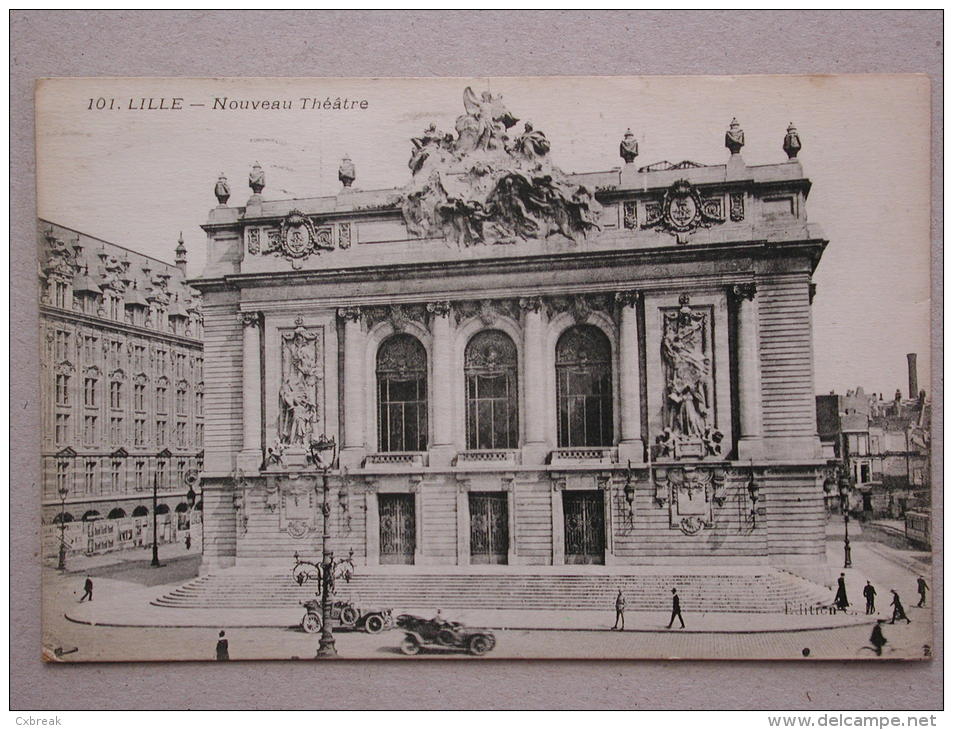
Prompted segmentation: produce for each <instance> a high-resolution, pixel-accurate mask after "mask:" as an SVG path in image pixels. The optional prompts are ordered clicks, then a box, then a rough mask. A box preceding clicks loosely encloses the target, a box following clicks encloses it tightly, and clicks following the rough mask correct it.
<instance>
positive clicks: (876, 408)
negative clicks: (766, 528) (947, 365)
mask: <svg viewBox="0 0 953 730" xmlns="http://www.w3.org/2000/svg"><path fill="white" fill-rule="evenodd" d="M907 362H908V365H909V373H910V382H909V390H908V396H909V397H908V398H903V396H902V394H901V392H900V390H899V389H898V390H897V391H896V393H895V394H894V397H893V398H892V399H890V400H885V399H884V397H883V394H877V393H870V394H868V393H865V392H864V389H863V388H859V387H858V388H856V389H855V390H849V391H847V393H846V395H836V394H834V393H831V394H829V395H819V396H817V431H818V435H819V437H820V439H821V442H822V445H823V448H824V450H825V453H826V455H827V456H828V458H829V459H830V460H831V462H832V463H835V462H837V463H840V464H846V465H847V467H848V468H849V470H850V477H851V481H852V482H853V484H854V486H855V489H856V491H855V493H854V495H853V497H852V501H851V509H852V510H855V511H858V512H862V513H864V514H865V515H867V516H868V517H888V518H903V517H904V516H905V515H906V514H907V513H908V512H911V511H913V512H919V511H927V512H928V511H929V509H930V505H931V498H930V489H931V487H930V485H931V479H930V401H929V399H928V398H927V395H926V391H924V390H918V388H917V372H916V355H915V354H913V353H911V354H909V355H907Z"/></svg>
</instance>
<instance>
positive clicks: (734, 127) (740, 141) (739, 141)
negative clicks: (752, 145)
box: [725, 118, 745, 155]
mask: <svg viewBox="0 0 953 730" xmlns="http://www.w3.org/2000/svg"><path fill="white" fill-rule="evenodd" d="M744 146H745V133H744V130H743V129H742V128H741V125H740V124H738V120H737V119H734V118H732V120H731V124H729V125H728V131H727V132H725V147H727V148H728V150H729V151H730V152H731V154H733V155H737V154H738V153H739V152H741V148H742V147H744Z"/></svg>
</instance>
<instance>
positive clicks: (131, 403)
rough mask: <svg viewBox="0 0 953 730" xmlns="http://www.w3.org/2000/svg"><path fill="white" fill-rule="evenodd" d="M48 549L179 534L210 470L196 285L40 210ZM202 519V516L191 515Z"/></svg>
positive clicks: (174, 268) (180, 267)
mask: <svg viewBox="0 0 953 730" xmlns="http://www.w3.org/2000/svg"><path fill="white" fill-rule="evenodd" d="M38 235H39V262H40V265H39V275H40V284H41V286H40V292H41V300H40V335H41V336H40V342H41V347H42V351H41V353H40V372H39V376H40V379H41V388H40V392H41V409H42V416H41V424H42V431H41V444H40V454H41V459H42V492H41V494H42V520H43V524H44V548H45V549H44V552H45V555H47V557H49V556H51V555H56V553H57V545H58V541H59V537H60V534H61V526H62V525H65V527H64V528H62V529H63V530H65V532H63V533H62V534H64V535H65V537H66V540H67V543H68V545H69V549H70V550H73V551H79V552H87V553H97V552H104V551H109V550H113V549H120V548H123V547H134V546H141V545H147V544H151V541H152V511H153V499H152V498H153V489H154V487H155V490H156V492H157V499H156V505H157V509H156V514H157V515H158V520H157V521H158V537H159V540H160V541H161V542H168V541H172V540H176V539H184V537H183V535H184V533H185V531H187V530H189V529H190V524H191V522H192V521H193V520H192V510H193V509H201V507H202V505H201V498H198V499H195V490H194V489H193V490H192V494H191V495H190V494H189V491H190V486H191V485H193V484H194V485H195V488H196V489H197V488H198V482H197V475H198V473H200V471H201V470H202V469H203V466H204V464H203V453H202V442H203V440H204V423H205V417H204V411H205V405H204V398H205V395H204V386H203V381H204V374H203V370H204V364H203V355H202V334H203V333H202V326H203V325H202V313H201V309H200V302H201V298H200V296H199V295H198V292H196V291H195V290H193V289H191V288H190V287H188V286H187V285H186V283H185V263H186V257H185V253H186V252H185V247H184V245H183V243H182V238H181V236H180V239H179V244H178V248H177V249H176V263H175V264H174V265H173V264H169V263H166V262H163V261H158V260H156V259H153V258H150V257H148V256H144V255H142V254H139V253H136V252H134V251H131V250H129V249H126V248H124V247H122V246H119V245H116V244H114V243H109V242H107V241H103V240H100V239H98V238H94V237H93V236H90V235H87V234H85V233H80V232H78V231H74V230H71V229H69V228H66V227H64V226H61V225H58V224H56V223H53V222H50V221H45V220H40V221H39V225H38ZM194 521H195V522H198V520H194Z"/></svg>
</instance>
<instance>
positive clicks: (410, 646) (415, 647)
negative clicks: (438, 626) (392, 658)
mask: <svg viewBox="0 0 953 730" xmlns="http://www.w3.org/2000/svg"><path fill="white" fill-rule="evenodd" d="M400 650H401V651H402V652H403V653H404V654H406V655H407V656H414V655H415V654H419V653H420V644H419V643H417V639H415V638H414V637H413V636H405V637H404V640H403V641H402V642H400Z"/></svg>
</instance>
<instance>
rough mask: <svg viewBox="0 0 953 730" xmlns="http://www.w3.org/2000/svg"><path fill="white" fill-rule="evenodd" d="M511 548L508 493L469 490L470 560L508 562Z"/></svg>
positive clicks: (478, 562) (472, 561) (481, 562)
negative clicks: (508, 553) (508, 552)
mask: <svg viewBox="0 0 953 730" xmlns="http://www.w3.org/2000/svg"><path fill="white" fill-rule="evenodd" d="M509 547H510V528H509V511H508V508H507V501H506V492H470V562H471V563H476V564H485V563H498V564H505V563H506V553H507V551H508V550H509Z"/></svg>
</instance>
